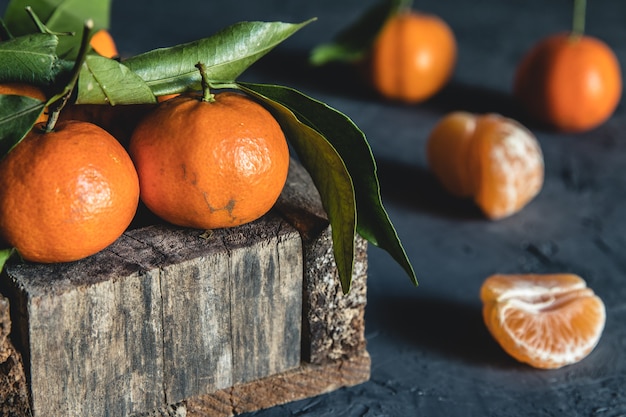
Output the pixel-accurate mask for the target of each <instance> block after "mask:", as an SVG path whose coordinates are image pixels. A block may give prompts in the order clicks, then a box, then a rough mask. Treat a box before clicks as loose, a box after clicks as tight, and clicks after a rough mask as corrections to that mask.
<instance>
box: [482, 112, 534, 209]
mask: <svg viewBox="0 0 626 417" xmlns="http://www.w3.org/2000/svg"><path fill="white" fill-rule="evenodd" d="M471 149H472V150H471V153H470V163H474V164H476V167H477V168H476V170H475V171H474V172H477V173H478V179H477V180H476V184H477V186H476V190H475V195H474V200H475V201H476V204H478V206H479V207H480V208H481V209H482V211H483V212H484V213H485V214H486V215H487V217H489V218H491V219H500V218H503V217H507V216H510V215H512V214H514V213H517V212H518V211H520V210H521V209H522V208H523V207H524V206H525V205H526V204H527V203H528V202H529V201H530V200H532V199H533V198H534V197H535V196H536V195H537V194H538V193H539V191H540V190H541V187H542V186H543V180H544V163H543V155H542V152H541V148H540V146H539V143H538V142H537V139H536V138H535V137H534V135H533V134H532V133H531V132H530V131H528V130H527V129H526V128H525V127H523V126H522V125H520V124H519V123H517V122H516V121H514V120H512V119H509V118H504V117H502V116H500V115H496V114H487V115H484V116H482V117H480V118H479V119H478V123H477V126H476V130H475V135H474V141H473V144H472V148H471Z"/></svg>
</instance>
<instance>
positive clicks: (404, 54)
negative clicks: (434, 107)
mask: <svg viewBox="0 0 626 417" xmlns="http://www.w3.org/2000/svg"><path fill="white" fill-rule="evenodd" d="M456 56H457V44H456V39H455V36H454V32H453V31H452V29H451V28H450V26H449V25H448V24H447V23H446V22H445V21H444V20H442V19H441V18H439V17H437V16H435V15H429V14H424V13H418V12H416V11H413V10H411V9H410V8H409V7H405V8H404V9H402V10H401V11H399V12H398V13H397V14H395V15H394V16H392V17H390V18H389V20H388V21H387V22H386V23H385V25H384V26H383V28H382V30H381V32H380V33H379V35H378V37H377V38H376V40H375V41H374V44H373V45H372V49H371V56H370V61H371V63H370V72H371V80H372V83H373V86H374V88H375V89H376V90H377V91H378V92H379V93H380V94H381V95H382V96H384V97H386V98H389V99H392V100H399V101H403V102H406V103H418V102H422V101H424V100H427V99H428V98H430V97H431V96H433V95H434V94H436V93H437V92H439V90H441V89H442V88H443V86H444V85H445V84H446V83H447V82H448V80H449V79H450V77H451V76H452V73H453V71H454V66H455V64H456Z"/></svg>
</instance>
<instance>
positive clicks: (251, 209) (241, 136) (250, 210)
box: [129, 65, 289, 229]
mask: <svg viewBox="0 0 626 417" xmlns="http://www.w3.org/2000/svg"><path fill="white" fill-rule="evenodd" d="M199 68H200V71H201V73H202V76H203V94H195V93H191V94H181V95H179V96H177V97H174V98H171V99H169V100H167V101H164V102H161V103H159V104H158V105H157V107H156V108H155V110H154V111H152V112H151V113H150V114H148V115H147V116H146V117H144V118H143V119H142V121H141V122H140V123H139V125H138V126H137V128H136V129H135V131H134V132H133V135H132V137H131V140H130V145H129V152H130V154H131V157H132V158H133V160H134V162H135V165H136V167H137V171H138V174H139V181H140V184H141V200H142V201H143V202H144V203H145V205H146V207H148V209H150V210H151V211H152V212H153V213H154V214H156V215H157V216H159V217H160V218H162V219H164V220H166V221H168V222H170V223H172V224H175V225H178V226H184V227H193V228H200V229H214V228H223V227H234V226H238V225H241V224H244V223H248V222H250V221H253V220H256V219H258V218H259V217H261V216H263V215H264V214H265V213H267V212H268V211H269V210H270V209H271V208H272V206H273V205H274V203H275V202H276V200H277V199H278V196H279V195H280V193H281V191H282V189H283V186H284V184H285V181H286V179H287V172H288V169H289V148H288V146H287V141H286V138H285V135H284V133H283V132H282V130H281V127H280V125H279V124H278V122H277V121H276V120H275V119H274V118H273V116H272V115H271V113H270V112H269V111H267V110H266V109H265V108H264V107H263V106H261V105H260V104H258V103H257V102H255V101H254V100H252V99H250V98H248V97H247V96H245V95H243V94H240V93H237V92H231V91H226V92H220V93H217V94H212V93H210V92H209V88H208V83H207V82H206V80H205V74H204V71H203V67H202V66H201V65H199Z"/></svg>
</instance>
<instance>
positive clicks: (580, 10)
mask: <svg viewBox="0 0 626 417" xmlns="http://www.w3.org/2000/svg"><path fill="white" fill-rule="evenodd" d="M586 9H587V0H574V17H573V21H572V36H574V37H576V38H579V37H581V36H583V35H584V34H585V14H586V13H587V10H586Z"/></svg>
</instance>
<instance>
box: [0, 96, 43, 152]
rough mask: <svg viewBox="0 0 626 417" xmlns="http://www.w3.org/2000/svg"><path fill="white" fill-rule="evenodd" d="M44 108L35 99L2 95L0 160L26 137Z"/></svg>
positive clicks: (0, 107) (0, 104)
mask: <svg viewBox="0 0 626 417" xmlns="http://www.w3.org/2000/svg"><path fill="white" fill-rule="evenodd" d="M44 107H45V103H44V102H43V101H39V100H36V99H34V98H30V97H25V96H17V95H4V94H0V159H2V158H3V157H4V155H6V154H7V153H8V152H9V151H10V150H11V149H12V148H13V146H15V145H17V144H18V143H19V141H21V140H22V138H24V136H26V134H27V133H28V132H29V131H30V129H31V128H32V126H33V124H34V123H35V122H36V121H37V118H38V117H39V116H40V115H41V113H42V112H43V109H44Z"/></svg>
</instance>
